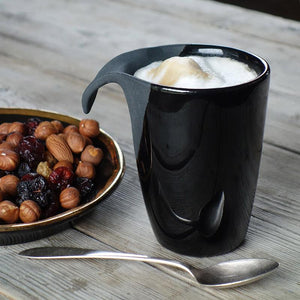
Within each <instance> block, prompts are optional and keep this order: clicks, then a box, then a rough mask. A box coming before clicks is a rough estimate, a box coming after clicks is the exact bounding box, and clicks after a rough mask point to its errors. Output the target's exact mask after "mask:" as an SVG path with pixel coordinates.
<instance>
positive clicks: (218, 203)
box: [82, 44, 270, 256]
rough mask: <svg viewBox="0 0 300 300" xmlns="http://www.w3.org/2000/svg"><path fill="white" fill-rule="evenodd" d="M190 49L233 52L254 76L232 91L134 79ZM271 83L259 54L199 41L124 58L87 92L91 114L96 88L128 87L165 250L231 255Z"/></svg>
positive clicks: (147, 194)
mask: <svg viewBox="0 0 300 300" xmlns="http://www.w3.org/2000/svg"><path fill="white" fill-rule="evenodd" d="M191 55H200V56H221V57H229V58H233V59H235V60H238V61H241V62H243V63H245V64H247V65H248V66H249V67H250V68H251V69H253V70H255V71H256V73H257V77H256V78H255V79H253V80H251V81H249V82H246V83H242V84H238V85H235V86H230V87H220V88H208V89H186V88H173V87H167V86H162V85H158V84H153V83H149V82H146V81H144V80H141V79H138V78H136V77H134V76H133V74H134V73H135V71H136V70H138V69H139V68H141V67H144V66H146V65H148V64H149V63H151V62H153V61H160V60H164V59H167V58H169V57H172V56H191ZM269 81H270V68H269V65H268V64H267V62H266V61H264V60H263V59H262V58H260V57H258V56H256V55H253V54H250V53H247V52H245V51H241V50H238V49H233V48H228V47H223V46H212V45H194V44H193V45H167V46H159V47H153V48H144V49H138V50H134V51H131V52H127V53H124V54H121V55H119V56H117V57H116V58H114V59H112V60H111V61H110V62H108V63H107V64H106V65H105V66H104V67H103V68H102V69H101V70H100V72H99V73H98V74H97V76H96V78H95V79H94V80H93V81H92V82H91V83H90V85H89V86H88V87H87V88H86V90H85V92H84V93H83V96H82V105H83V109H84V111H85V112H86V113H87V112H89V111H90V109H91V107H92V105H93V102H94V100H95V97H96V94H97V91H98V88H99V87H101V86H103V85H104V84H106V83H109V82H116V83H118V84H120V85H121V87H122V88H123V90H124V93H125V96H126V99H127V103H128V107H129V112H130V117H131V122H132V132H133V141H134V149H135V154H136V159H137V167H138V172H139V178H140V183H141V187H142V191H143V196H144V201H145V205H146V208H147V212H148V215H149V218H150V221H151V224H152V228H153V230H154V233H155V235H156V237H157V239H158V241H159V242H160V243H161V244H162V245H163V246H165V247H167V248H169V249H171V250H173V251H175V252H178V253H182V254H187V255H194V256H211V255H218V254H224V253H227V252H229V251H232V250H233V249H235V248H236V247H237V246H239V245H240V243H241V242H242V241H243V240H244V238H245V236H246V233H247V228H248V224H249V220H250V216H251V211H252V206H253V201H254V197H255V191H256V185H257V179H258V173H259V165H260V158H261V153H262V144H263V132H264V124H265V116H266V106H267V98H268V91H269Z"/></svg>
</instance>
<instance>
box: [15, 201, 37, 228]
mask: <svg viewBox="0 0 300 300" xmlns="http://www.w3.org/2000/svg"><path fill="white" fill-rule="evenodd" d="M40 216H41V209H40V207H39V205H38V204H37V203H36V202H34V201H32V200H25V201H23V202H22V203H21V205H20V212H19V217H20V219H21V221H22V222H24V223H31V222H35V221H37V220H39V218H40Z"/></svg>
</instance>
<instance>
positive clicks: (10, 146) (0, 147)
mask: <svg viewBox="0 0 300 300" xmlns="http://www.w3.org/2000/svg"><path fill="white" fill-rule="evenodd" d="M15 148H16V147H15V146H14V145H13V144H11V143H9V142H7V141H4V142H2V143H1V144H0V151H2V150H11V151H15Z"/></svg>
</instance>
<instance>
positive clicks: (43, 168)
mask: <svg viewBox="0 0 300 300" xmlns="http://www.w3.org/2000/svg"><path fill="white" fill-rule="evenodd" d="M36 172H37V173H38V174H40V175H42V176H44V177H45V178H46V179H48V178H49V176H50V174H51V172H52V169H51V168H50V166H49V164H48V162H47V161H41V162H40V163H39V164H38V166H37V168H36Z"/></svg>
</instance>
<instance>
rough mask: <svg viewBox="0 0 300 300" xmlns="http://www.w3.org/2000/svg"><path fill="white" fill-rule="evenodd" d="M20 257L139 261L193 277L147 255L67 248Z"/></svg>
mask: <svg viewBox="0 0 300 300" xmlns="http://www.w3.org/2000/svg"><path fill="white" fill-rule="evenodd" d="M19 254H20V255H22V256H26V257H27V258H32V259H72V258H99V259H117V260H129V261H141V262H146V263H151V264H160V265H165V266H169V267H173V268H177V269H181V270H183V271H186V272H188V273H189V274H190V275H191V276H193V277H194V275H193V274H192V272H191V271H190V269H189V267H188V266H187V265H185V264H183V263H180V262H178V261H175V260H170V259H162V258H156V257H149V256H147V255H140V254H133V253H122V252H108V251H98V250H89V249H82V248H67V247H41V248H32V249H27V250H24V251H22V252H20V253H19Z"/></svg>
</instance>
